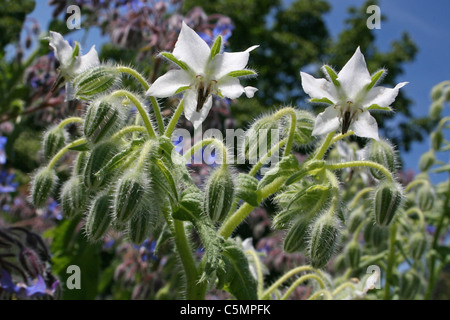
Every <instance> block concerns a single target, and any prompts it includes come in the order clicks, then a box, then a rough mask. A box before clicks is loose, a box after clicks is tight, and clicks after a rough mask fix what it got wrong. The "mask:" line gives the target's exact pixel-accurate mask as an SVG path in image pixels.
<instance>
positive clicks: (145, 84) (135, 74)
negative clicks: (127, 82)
mask: <svg viewBox="0 0 450 320" xmlns="http://www.w3.org/2000/svg"><path fill="white" fill-rule="evenodd" d="M117 70H118V71H119V72H122V73H128V74H129V75H131V76H133V77H135V78H136V80H138V81H139V82H140V83H141V85H142V86H143V87H144V90H145V91H147V90H148V89H149V88H150V85H149V84H148V82H147V80H145V78H144V77H143V76H142V75H141V74H140V73H139V72H137V71H136V70H134V69H132V68H129V67H125V66H118V67H117Z"/></svg>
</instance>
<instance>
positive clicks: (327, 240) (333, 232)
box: [309, 212, 340, 269]
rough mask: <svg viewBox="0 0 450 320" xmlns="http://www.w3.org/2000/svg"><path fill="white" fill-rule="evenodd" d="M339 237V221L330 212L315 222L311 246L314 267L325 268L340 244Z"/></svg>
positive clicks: (310, 251)
mask: <svg viewBox="0 0 450 320" xmlns="http://www.w3.org/2000/svg"><path fill="white" fill-rule="evenodd" d="M339 238H340V228H339V222H338V220H337V219H336V218H335V217H333V216H332V215H331V214H330V213H329V212H328V213H325V214H323V215H322V216H320V217H319V218H318V219H317V220H316V221H315V222H314V224H313V227H312V230H311V241H310V247H309V253H310V258H311V265H312V267H313V268H316V269H320V268H323V267H324V266H325V265H326V264H327V263H328V261H330V259H331V257H332V256H333V254H334V252H335V249H336V248H337V246H338V242H339Z"/></svg>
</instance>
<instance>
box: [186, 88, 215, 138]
mask: <svg viewBox="0 0 450 320" xmlns="http://www.w3.org/2000/svg"><path fill="white" fill-rule="evenodd" d="M183 99H184V116H185V117H186V119H188V120H189V121H190V122H192V124H193V125H194V129H197V128H198V127H199V126H200V125H201V124H202V122H203V121H205V119H206V117H207V116H208V113H209V110H210V109H211V107H212V96H211V95H210V96H209V97H208V98H207V99H206V102H205V104H204V105H203V108H202V109H201V110H200V112H197V92H196V91H194V90H187V91H186V92H185V94H184V97H183Z"/></svg>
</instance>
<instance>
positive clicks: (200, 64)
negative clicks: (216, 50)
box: [172, 22, 211, 74]
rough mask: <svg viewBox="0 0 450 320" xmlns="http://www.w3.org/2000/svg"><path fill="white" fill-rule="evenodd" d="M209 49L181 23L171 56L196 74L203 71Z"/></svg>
mask: <svg viewBox="0 0 450 320" xmlns="http://www.w3.org/2000/svg"><path fill="white" fill-rule="evenodd" d="M210 53H211V49H210V48H209V47H208V44H207V43H206V42H205V41H204V40H203V39H202V38H201V37H200V36H199V35H198V34H197V33H196V32H195V31H194V30H192V29H191V28H189V27H188V26H187V24H186V23H184V22H183V25H182V27H181V32H180V35H179V37H178V40H177V43H176V44H175V49H174V50H173V52H172V54H173V55H174V56H175V57H176V58H177V59H178V60H181V61H183V62H184V63H186V64H187V65H188V66H189V67H190V68H191V69H192V70H193V71H194V72H195V73H196V74H202V73H204V71H205V68H206V64H207V62H208V59H209V55H210Z"/></svg>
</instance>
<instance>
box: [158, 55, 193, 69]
mask: <svg viewBox="0 0 450 320" xmlns="http://www.w3.org/2000/svg"><path fill="white" fill-rule="evenodd" d="M160 55H162V56H163V57H165V58H167V59H169V60H170V61H172V62H173V63H175V64H176V65H177V66H179V67H180V68H181V69H183V70H186V71H187V70H189V67H188V65H187V64H186V63H184V62H183V61H181V60H178V59H177V58H175V56H174V55H173V54H171V53H169V52H161V53H160Z"/></svg>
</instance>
